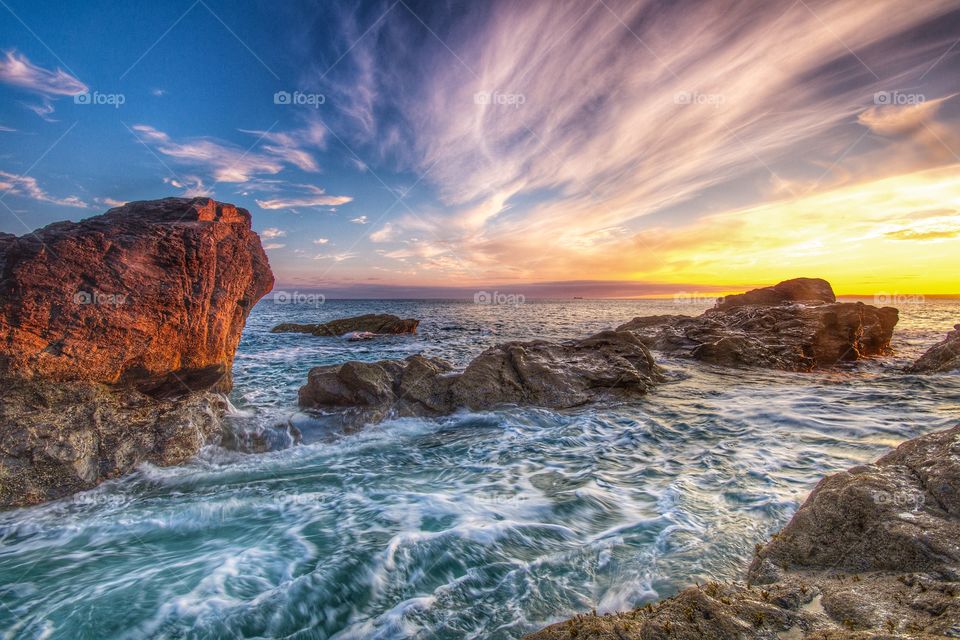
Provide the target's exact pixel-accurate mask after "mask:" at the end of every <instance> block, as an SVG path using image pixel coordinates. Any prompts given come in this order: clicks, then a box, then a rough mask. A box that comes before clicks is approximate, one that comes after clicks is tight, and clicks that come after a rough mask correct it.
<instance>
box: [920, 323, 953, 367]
mask: <svg viewBox="0 0 960 640" xmlns="http://www.w3.org/2000/svg"><path fill="white" fill-rule="evenodd" d="M958 369H960V324H958V325H954V327H953V331H951V332H950V333H948V334H947V337H946V338H945V339H944V340H943V341H942V342H938V343H937V344H935V345H933V346H932V347H930V349H928V350H927V352H926V353H924V354H923V355H922V356H920V358H919V359H918V360H917V361H916V362H914V363H913V364H912V365H910V367H908V368H907V372H908V373H945V372H947V371H956V370H958Z"/></svg>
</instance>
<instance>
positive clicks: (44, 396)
mask: <svg viewBox="0 0 960 640" xmlns="http://www.w3.org/2000/svg"><path fill="white" fill-rule="evenodd" d="M0 264H2V267H3V268H2V271H0V273H2V276H0V395H2V404H0V506H14V505H23V504H33V503H36V502H41V501H43V500H48V499H52V498H56V497H60V496H64V495H67V494H69V493H72V492H74V491H78V490H81V489H87V488H91V487H93V486H96V485H97V484H98V483H100V482H101V481H103V480H104V479H107V478H112V477H116V476H118V475H120V474H123V473H125V472H127V471H130V470H131V469H133V468H134V467H135V466H137V465H138V464H140V463H142V462H152V463H154V464H158V465H167V464H178V463H180V462H182V461H184V460H186V459H187V458H189V457H190V456H192V455H194V454H195V453H196V452H197V451H198V450H199V448H200V447H201V446H202V445H203V444H204V443H205V442H216V441H217V439H218V438H219V435H220V424H221V417H222V415H223V414H224V412H225V410H226V406H227V405H226V402H225V400H224V398H223V397H222V396H220V395H219V394H218V393H217V392H222V391H226V390H228V389H229V388H230V367H231V365H232V363H233V357H234V351H235V350H236V346H237V343H238V342H239V340H240V333H241V331H242V330H243V326H244V323H245V321H246V318H247V315H248V313H249V312H250V309H251V308H252V307H253V305H254V304H256V302H257V301H258V300H259V299H260V298H261V297H262V296H263V295H264V294H265V293H266V292H267V291H269V289H270V288H271V286H272V285H273V275H272V273H271V272H270V267H269V264H268V262H267V258H266V255H265V254H264V252H263V249H262V247H261V246H260V240H259V238H258V237H257V235H256V234H255V233H254V232H253V231H252V230H251V226H250V214H249V213H248V212H247V211H245V210H244V209H238V208H237V207H234V206H233V205H229V204H223V203H219V202H215V201H213V200H210V199H209V198H194V199H187V198H166V199H163V200H156V201H146V202H131V203H129V204H127V205H124V206H122V207H117V208H115V209H111V210H110V211H108V212H107V213H105V214H103V215H100V216H96V217H93V218H88V219H86V220H82V221H80V222H76V223H74V222H59V223H56V224H52V225H49V226H47V227H44V228H43V229H39V230H37V231H36V232H34V233H32V234H28V235H25V236H22V237H19V238H16V237H13V236H9V235H4V236H2V237H0Z"/></svg>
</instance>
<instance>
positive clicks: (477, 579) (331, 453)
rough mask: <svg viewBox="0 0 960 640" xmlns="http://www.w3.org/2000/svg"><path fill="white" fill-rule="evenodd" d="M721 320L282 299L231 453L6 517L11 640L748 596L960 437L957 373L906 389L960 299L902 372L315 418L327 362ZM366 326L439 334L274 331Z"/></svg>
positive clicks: (905, 314) (242, 391) (262, 345)
mask: <svg viewBox="0 0 960 640" xmlns="http://www.w3.org/2000/svg"><path fill="white" fill-rule="evenodd" d="M705 306H706V305H696V304H679V303H675V302H673V301H592V300H565V301H527V302H526V303H524V304H517V305H510V304H506V305H478V304H473V303H472V302H450V301H382V302H372V301H327V302H326V303H324V304H321V305H313V304H276V303H274V302H273V301H271V300H270V299H267V300H265V301H263V302H261V303H260V304H259V305H257V307H256V308H255V309H254V310H253V313H252V315H251V317H250V320H249V322H248V324H247V329H246V331H245V333H244V336H243V340H242V342H241V345H240V349H239V351H238V354H237V358H236V363H235V370H234V376H235V390H234V393H233V395H232V398H231V400H232V402H233V404H234V406H235V411H234V414H233V416H232V417H231V419H230V423H231V428H232V429H233V431H234V432H235V433H236V434H237V435H236V436H234V437H232V438H228V439H227V445H228V447H226V448H225V447H207V448H206V449H204V450H203V451H202V452H201V454H200V455H198V456H197V457H196V458H195V459H194V460H193V461H191V462H189V463H188V464H185V465H183V466H179V467H170V468H156V467H152V466H145V467H143V468H141V469H140V470H139V471H137V472H136V473H134V474H132V475H129V476H127V477H124V478H121V479H118V480H115V481H111V482H108V483H106V484H104V485H102V486H101V487H99V488H97V489H95V490H92V491H88V492H85V493H82V494H79V495H77V496H74V497H72V498H68V499H64V500H60V501H57V502H53V503H49V504H45V505H41V506H38V507H32V508H29V509H19V510H13V511H6V512H2V513H0V634H2V637H4V638H96V639H104V638H291V639H292V638H296V639H301V638H304V639H306V638H318V639H320V638H337V639H346V638H357V639H368V638H384V639H386V638H424V639H426V638H450V639H453V638H517V637H520V636H521V635H522V634H523V633H526V632H529V631H532V630H535V629H537V628H540V627H542V626H543V625H545V624H547V623H550V622H553V621H556V620H559V619H562V618H565V617H568V616H570V615H571V614H573V613H575V612H584V611H589V610H591V609H596V610H598V611H611V610H617V609H624V608H628V607H633V606H637V605H642V604H644V603H646V602H649V601H651V600H654V599H658V598H662V597H666V596H669V595H671V594H673V593H675V592H676V591H678V590H679V589H682V588H683V587H685V586H688V585H691V584H693V583H694V582H704V581H706V580H711V579H737V578H739V577H741V576H742V575H743V571H744V569H745V566H746V564H747V562H748V561H749V558H750V556H751V554H752V552H753V547H754V545H755V544H756V543H758V542H762V541H763V540H765V539H766V538H767V536H768V535H769V534H770V533H772V532H774V531H776V530H777V529H779V528H780V527H782V526H783V525H784V524H785V523H786V522H787V520H788V519H789V518H790V516H791V515H792V514H793V513H794V511H795V510H796V509H797V507H798V506H799V505H800V503H801V502H802V501H803V499H804V497H805V496H806V494H807V493H808V492H809V491H810V490H811V489H812V487H813V486H814V485H815V484H816V482H817V480H818V479H819V478H820V477H822V476H823V475H825V474H827V473H831V472H834V471H837V470H840V469H844V468H847V467H850V466H852V465H854V464H857V463H862V462H868V461H871V460H873V459H875V458H876V457H878V456H879V455H880V454H882V453H883V452H885V451H886V450H888V449H889V448H890V447H892V446H895V445H896V444H898V443H899V442H901V441H903V440H905V439H908V438H911V437H914V436H917V435H920V434H923V433H928V432H931V431H935V430H939V429H943V428H947V427H949V426H952V425H954V424H956V423H957V420H958V419H960V375H957V374H944V375H937V376H928V377H920V376H907V375H904V374H902V373H901V372H900V368H901V367H902V366H903V365H904V364H905V363H907V362H909V361H911V360H912V359H913V358H915V357H916V356H917V355H919V353H921V352H922V351H923V350H924V349H925V348H926V347H928V346H929V345H931V344H933V343H934V342H936V341H938V340H940V339H941V338H942V337H943V335H944V334H945V332H946V331H947V330H948V329H950V328H952V326H953V325H954V324H955V323H957V322H960V301H949V300H939V301H931V300H927V301H925V302H923V301H919V300H915V299H911V300H910V303H909V304H905V305H901V322H900V325H899V326H898V329H897V333H896V334H895V341H894V345H895V347H896V350H897V352H896V354H895V355H893V356H891V357H889V358H885V359H882V360H875V361H869V362H865V363H859V364H858V365H856V366H852V367H846V368H843V369H840V370H836V371H831V372H824V373H814V374H788V373H778V372H770V371H745V370H733V369H723V368H717V367H710V366H705V365H702V364H698V363H692V362H686V361H681V360H671V359H666V358H663V357H660V358H659V360H660V361H661V362H662V364H663V365H664V367H665V368H666V369H667V371H668V375H669V381H668V382H666V383H665V384H663V385H661V386H660V387H659V388H657V389H656V390H655V391H654V392H653V393H651V394H650V395H649V396H647V397H646V398H643V399H641V400H638V401H636V402H631V403H626V404H619V405H604V406H591V407H584V408H579V409H577V410H572V411H562V412H555V411H545V410H540V409H529V408H527V409H521V408H505V409H502V410H498V411H491V412H483V413H469V412H462V413H458V414H455V415H453V416H450V417H446V418H442V419H435V420H424V419H400V420H392V421H387V422H384V423H382V424H379V425H376V426H370V427H367V428H366V429H363V430H361V431H356V432H351V433H344V432H342V431H340V430H338V429H337V428H336V427H334V426H331V425H330V424H329V423H328V422H325V421H324V419H323V418H322V417H317V416H310V415H306V414H303V413H301V412H298V411H297V409H296V394H297V389H298V387H299V386H300V385H301V384H302V383H303V382H304V380H305V379H306V374H307V371H308V370H309V369H310V367H313V366H316V365H320V364H329V363H337V362H342V361H345V360H349V359H361V360H376V359H381V358H400V357H405V356H407V355H409V354H412V353H418V352H424V353H427V354H429V355H436V356H441V357H444V358H447V359H448V360H451V361H452V362H454V363H456V364H458V365H463V364H465V363H466V362H467V361H468V360H469V359H470V358H471V357H473V356H475V355H476V354H478V353H479V352H480V351H481V350H483V349H484V348H485V347H487V346H490V345H493V344H497V343H500V342H504V341H508V340H517V339H520V340H523V339H531V338H550V339H554V338H555V339H564V338H573V337H580V336H585V335H588V334H590V333H593V332H596V331H598V330H601V329H604V328H608V327H612V326H616V325H617V324H620V323H622V322H624V321H626V320H629V319H630V318H632V317H634V316H637V315H650V314H656V313H688V314H691V315H694V314H697V313H699V312H700V311H702V309H703V308H705ZM368 312H389V313H394V314H397V315H400V316H404V317H416V318H420V319H422V323H421V325H420V331H419V333H418V334H417V335H416V336H395V337H383V338H378V339H376V340H373V341H367V342H348V341H345V340H342V339H335V338H317V337H313V336H307V335H297V334H271V333H269V328H270V327H271V326H273V325H274V324H277V323H279V322H282V321H283V322H286V321H301V322H316V321H323V320H326V319H332V318H337V317H346V316H351V315H356V314H360V313H368ZM263 449H270V450H269V451H266V452H261V453H251V452H250V451H253V450H263Z"/></svg>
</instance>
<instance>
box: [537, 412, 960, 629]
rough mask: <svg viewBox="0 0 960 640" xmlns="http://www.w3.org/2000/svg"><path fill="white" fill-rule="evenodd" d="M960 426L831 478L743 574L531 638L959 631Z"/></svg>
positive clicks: (577, 620) (566, 624) (579, 620)
mask: <svg viewBox="0 0 960 640" xmlns="http://www.w3.org/2000/svg"><path fill="white" fill-rule="evenodd" d="M958 540H960V427H955V428H953V429H950V430H947V431H941V432H939V433H934V434H931V435H928V436H923V437H920V438H916V439H914V440H910V441H908V442H906V443H904V444H903V445H901V446H900V447H899V448H898V449H896V450H895V451H893V452H892V453H890V454H888V455H886V456H884V457H882V458H881V459H880V460H878V461H877V462H876V463H875V464H872V465H864V466H860V467H855V468H853V469H850V470H849V471H846V472H843V473H839V474H836V475H833V476H829V477H827V478H824V479H823V480H822V481H821V482H820V483H819V484H818V485H817V487H816V488H815V489H814V490H813V492H812V493H811V494H810V497H809V498H808V499H807V500H806V502H805V503H804V504H803V505H802V506H801V507H800V509H799V510H798V511H797V513H796V514H795V515H794V517H793V518H792V519H791V520H790V522H789V523H788V524H787V526H786V527H785V528H784V529H783V530H782V531H781V532H780V533H779V534H776V535H775V536H773V539H772V540H771V541H770V542H769V543H768V544H766V545H765V546H762V547H759V548H758V550H757V555H756V557H755V558H754V560H753V562H752V564H751V566H750V568H749V570H748V572H747V583H746V584H739V583H737V584H718V583H711V584H707V585H704V586H698V587H691V588H689V589H686V590H684V591H682V592H681V593H680V594H678V595H677V596H675V597H673V598H670V599H668V600H666V601H664V602H661V603H658V604H654V605H647V606H646V607H643V608H641V609H636V610H634V611H631V612H627V613H619V614H612V615H606V616H595V615H590V616H579V617H577V618H575V619H572V620H569V621H567V622H562V623H559V624H556V625H553V626H551V627H548V628H546V629H544V630H543V631H540V632H538V633H534V634H531V635H529V636H527V638H528V639H529V640H562V639H564V640H565V639H567V638H580V639H587V638H619V639H641V638H643V639H647V638H651V639H652V638H666V637H669V638H721V639H723V638H731V639H732V638H757V639H761V638H763V639H766V638H811V639H812V638H864V639H866V638H877V637H885V638H891V637H896V638H934V637H946V636H950V637H957V636H958V634H960V598H958V595H960V545H958V543H957V541H958Z"/></svg>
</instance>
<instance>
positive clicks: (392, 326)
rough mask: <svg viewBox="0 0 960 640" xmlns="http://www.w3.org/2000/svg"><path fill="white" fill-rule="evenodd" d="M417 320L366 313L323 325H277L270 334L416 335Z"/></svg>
mask: <svg viewBox="0 0 960 640" xmlns="http://www.w3.org/2000/svg"><path fill="white" fill-rule="evenodd" d="M419 324H420V321H419V320H414V319H412V318H407V319H403V318H398V317H397V316H392V315H390V314H387V313H368V314H366V315H363V316H357V317H355V318H343V319H340V320H331V321H330V322H324V323H323V324H296V323H293V322H287V323H284V324H278V325H277V326H275V327H274V328H273V329H271V330H270V332H271V333H309V334H312V335H315V336H327V337H331V338H336V337H339V336H342V335H345V334H348V333H373V334H400V333H416V332H417V325H419Z"/></svg>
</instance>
